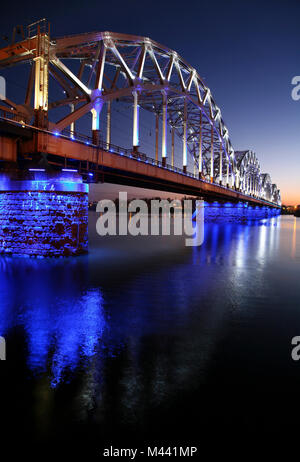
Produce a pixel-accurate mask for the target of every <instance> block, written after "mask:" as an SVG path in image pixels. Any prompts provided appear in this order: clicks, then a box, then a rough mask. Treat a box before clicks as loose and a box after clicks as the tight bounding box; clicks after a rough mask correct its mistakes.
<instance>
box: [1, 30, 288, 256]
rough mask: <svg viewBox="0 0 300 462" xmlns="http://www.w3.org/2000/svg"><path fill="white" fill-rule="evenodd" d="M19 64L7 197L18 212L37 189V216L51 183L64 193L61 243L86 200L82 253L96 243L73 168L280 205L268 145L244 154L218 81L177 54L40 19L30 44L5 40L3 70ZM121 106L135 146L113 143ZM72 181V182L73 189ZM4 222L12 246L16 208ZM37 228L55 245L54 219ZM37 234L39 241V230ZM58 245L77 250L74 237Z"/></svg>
mask: <svg viewBox="0 0 300 462" xmlns="http://www.w3.org/2000/svg"><path fill="white" fill-rule="evenodd" d="M17 64H18V65H20V66H19V67H18V69H20V70H21V68H22V70H24V72H26V70H27V72H28V74H29V77H28V84H27V89H26V92H25V94H24V95H22V96H21V95H20V98H22V99H21V100H20V101H19V102H14V101H12V99H10V98H9V95H5V97H4V99H3V103H2V105H0V111H1V119H0V130H1V132H0V133H1V137H0V161H1V164H2V166H1V167H0V168H1V170H2V173H3V174H4V176H2V180H3V181H2V185H1V188H0V189H1V190H2V191H3V192H4V193H5V196H4V195H3V194H2V197H4V199H2V203H1V205H2V206H3V209H7V208H8V207H7V206H9V207H10V208H11V210H12V208H13V207H15V206H16V203H18V206H17V208H15V213H13V212H12V213H11V214H10V215H17V214H19V213H18V211H20V210H24V203H26V197H27V196H26V194H24V191H31V190H32V191H33V193H32V194H33V196H32V195H31V205H29V208H28V210H29V212H30V211H33V210H34V211H35V213H36V211H37V209H39V207H37V203H38V202H39V201H40V200H41V199H40V196H38V194H41V191H44V196H43V200H44V197H46V196H47V198H48V197H49V196H50V194H49V193H50V191H52V194H53V191H56V192H57V195H58V196H59V197H58V199H57V200H54V199H52V200H53V201H54V202H52V203H51V204H50V202H49V201H48V200H46V202H47V205H46V207H47V210H49V209H51V208H52V209H53V208H54V209H55V210H56V211H57V207H59V210H60V212H61V216H60V217H59V216H58V217H57V216H56V218H60V219H61V220H60V221H61V222H62V223H61V225H62V226H59V227H58V228H57V223H56V222H53V223H52V225H53V230H52V231H53V232H54V234H55V240H56V241H57V243H58V241H59V240H60V241H62V239H60V236H61V235H62V234H64V232H63V227H64V226H66V220H64V217H65V210H64V202H65V203H66V204H67V206H68V208H69V209H70V210H75V209H76V210H78V207H79V209H80V211H79V213H77V217H76V214H75V215H74V214H73V215H72V214H70V213H69V215H68V217H67V221H68V220H69V225H68V226H69V228H68V230H67V231H69V232H67V235H68V236H67V237H68V239H67V241H68V242H67V246H69V251H70V252H71V253H73V252H74V249H77V248H78V244H79V242H80V243H81V244H80V245H79V247H80V250H84V248H85V243H84V241H85V240H86V218H85V217H84V208H85V205H84V204H83V202H84V201H82V200H81V199H82V197H84V196H85V195H86V193H87V187H86V188H85V187H84V186H83V185H81V184H80V183H79V182H78V178H77V179H75V178H73V179H71V178H70V172H69V171H70V170H71V172H72V171H73V172H74V171H75V172H76V173H77V172H78V173H79V174H80V175H81V177H82V179H83V181H84V182H85V183H90V182H104V181H105V182H113V183H118V184H128V185H133V186H141V187H146V188H149V189H157V190H165V191H170V192H177V193H182V194H186V195H195V196H197V197H204V198H206V199H213V200H226V201H232V202H247V203H248V204H250V205H255V206H268V207H270V208H278V207H279V206H280V204H281V199H280V191H279V190H278V188H277V186H276V185H275V184H273V183H272V181H271V178H270V175H269V174H263V173H262V172H261V169H260V163H259V160H258V158H257V156H256V154H255V153H254V152H252V151H250V150H249V151H234V149H233V147H232V145H231V141H230V138H229V133H228V129H227V128H226V126H225V123H224V120H223V118H222V115H221V111H220V108H219V107H218V106H217V105H216V103H215V101H214V99H213V97H212V95H211V93H210V90H209V88H208V87H207V86H206V85H205V84H204V82H203V81H202V79H201V78H200V76H199V74H198V73H197V71H196V70H195V69H194V68H192V67H191V66H190V65H189V64H187V63H186V62H185V61H184V60H183V59H182V58H181V57H180V56H178V55H177V53H175V52H174V51H172V50H170V49H168V48H166V47H164V46H162V45H160V44H158V43H156V42H154V41H152V40H150V39H148V38H144V37H136V36H128V35H124V34H116V33H108V32H100V33H87V34H80V35H74V36H69V37H63V38H58V39H55V40H53V39H52V38H51V37H50V33H49V28H48V25H47V23H46V21H40V22H38V23H36V24H34V25H31V26H29V27H28V29H27V32H26V34H24V33H23V37H22V40H21V41H19V42H17V43H12V44H10V45H9V46H7V47H5V48H2V49H0V69H1V70H2V72H3V73H5V72H8V68H9V67H12V66H16V65H17ZM62 92H63V93H62ZM62 95H63V96H62ZM115 104H118V105H119V107H123V108H124V107H125V108H127V109H128V107H130V111H131V112H132V127H130V126H128V127H125V128H126V131H127V134H128V144H129V146H130V148H129V149H128V148H126V149H123V148H120V147H118V146H115V145H113V144H112V143H111V133H112V130H111V126H112V114H113V112H112V111H113V105H115ZM122 105H123V106H122ZM128 105H129V106H128ZM151 113H152V114H154V118H155V146H153V152H148V153H147V154H144V153H143V152H142V151H143V150H142V149H141V143H140V138H141V133H142V132H141V131H140V126H141V118H142V116H144V115H145V114H151ZM103 116H105V136H104V130H103V128H102V126H103V127H104V123H103V122H102V120H103V119H104V117H103ZM88 124H90V125H88ZM79 126H80V127H84V129H85V131H86V129H87V127H88V126H90V127H91V134H88V133H86V134H85V135H79V130H78V128H79ZM160 126H161V138H160V136H159V132H160ZM129 139H130V142H129ZM179 151H180V155H178V152H179ZM37 169H38V170H39V171H38V172H37ZM62 171H63V173H62V175H61V172H62ZM75 172H74V173H75ZM37 175H38V177H37ZM16 180H19V183H18V185H19V186H17V185H16ZM20 180H23V181H20ZM24 181H26V183H24ZM28 181H30V183H28ZM41 182H43V185H42V183H41ZM21 183H22V184H21ZM66 183H68V185H69V186H68V187H67V188H66V187H65V186H63V184H66ZM71 184H73V185H74V187H73V189H72V187H71V186H70V185H71ZM3 185H4V186H3ZM15 191H21V193H20V194H18V193H16V192H15ZM61 193H63V194H61ZM67 193H69V195H68V194H67ZM45 195H46V196H45ZM63 197H64V198H66V197H67V199H66V201H64V200H63ZM0 200H1V199H0ZM32 201H34V204H35V206H34V207H33V205H32ZM54 203H55V205H54ZM25 208H26V207H25ZM10 218H12V217H11V216H10ZM2 219H3V222H2V225H4V226H3V229H5V232H4V234H3V232H2V236H1V235H0V239H1V240H2V247H3V246H4V244H3V242H4V241H5V242H7V241H8V240H9V239H10V237H11V236H12V234H14V233H15V232H16V227H15V226H14V227H13V228H11V226H12V224H11V222H9V224H7V223H6V220H7V217H6V216H4V217H3V218H2ZM56 221H57V220H56ZM4 222H5V223H4ZM19 225H20V226H21V225H22V226H23V227H24V226H25V227H26V226H27V225H29V226H32V223H29V222H28V223H27V225H26V224H24V222H22V223H19ZM48 225H49V223H48ZM37 227H38V228H41V227H42V231H39V230H38V231H39V232H40V233H41V234H44V236H43V237H44V238H45V239H44V241H45V242H44V244H45V245H49V246H50V247H51V248H52V246H53V242H52V240H51V239H49V237H48V236H45V233H44V228H43V225H42V226H37ZM17 233H20V229H19V230H18V232H17ZM31 234H32V238H33V242H36V239H37V234H38V233H37V232H36V230H35V228H34V229H33V231H32V233H31ZM15 237H16V236H15ZM76 240H77V242H75V241H76ZM5 245H6V246H7V244H5ZM57 245H58V247H59V248H61V247H63V248H65V247H66V243H63V242H60V243H59V244H57ZM4 247H5V246H4ZM8 247H9V248H10V246H8ZM6 250H7V248H6ZM15 250H16V249H15ZM57 250H59V249H57ZM13 253H14V252H13ZM33 253H34V252H33ZM50 253H51V252H50Z"/></svg>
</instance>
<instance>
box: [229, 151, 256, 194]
mask: <svg viewBox="0 0 300 462" xmlns="http://www.w3.org/2000/svg"><path fill="white" fill-rule="evenodd" d="M235 158H236V163H237V183H238V186H239V189H240V190H241V191H242V192H244V193H246V194H252V195H254V196H257V197H260V193H261V174H260V163H259V160H258V158H257V156H256V154H255V152H253V151H250V150H248V151H235Z"/></svg>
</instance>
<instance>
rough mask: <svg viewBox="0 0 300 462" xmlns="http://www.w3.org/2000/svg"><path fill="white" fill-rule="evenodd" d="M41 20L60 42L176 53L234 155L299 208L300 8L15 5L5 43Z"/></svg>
mask: <svg viewBox="0 0 300 462" xmlns="http://www.w3.org/2000/svg"><path fill="white" fill-rule="evenodd" d="M18 3H19V6H18ZM42 17H46V18H48V20H49V21H50V22H51V25H52V35H54V36H61V35H69V34H74V33H79V32H88V31H93V30H102V31H104V30H110V31H114V32H124V33H129V34H136V35H143V36H148V37H151V38H152V39H154V40H156V41H158V42H160V43H162V44H165V45H166V46H168V47H169V48H172V49H174V50H176V51H177V52H178V53H179V54H180V55H181V56H182V57H183V58H184V59H185V60H186V61H188V62H189V63H190V64H191V65H192V66H194V67H195V68H196V69H197V70H198V72H199V74H200V75H201V76H202V77H203V79H204V81H205V83H206V84H207V85H208V86H209V87H210V89H211V90H212V94H213V96H214V98H215V100H216V102H217V104H218V106H219V107H220V108H221V110H222V114H223V117H224V120H225V123H226V125H227V127H228V129H229V133H230V137H231V141H232V144H233V147H234V148H235V149H236V150H241V149H253V150H254V151H255V152H256V153H257V155H258V157H259V159H260V162H261V165H262V169H263V170H264V171H267V172H269V173H270V174H271V177H272V180H273V182H275V183H277V184H278V186H279V187H280V188H281V191H282V196H283V202H284V203H286V204H287V203H289V204H296V203H297V204H300V100H299V101H293V100H292V98H291V90H292V85H291V80H292V78H293V76H296V75H300V31H299V18H300V2H299V1H294V0H286V1H283V0H281V1H279V0H272V1H266V0H265V1H263V0H260V1H257V0H252V1H240V2H238V1H235V0H233V1H230V0H226V1H223V2H221V1H218V0H216V1H214V2H207V1H205V2H204V1H202V0H196V1H195V0H185V1H177V0H159V1H158V0H151V1H144V2H143V1H141V0H139V1H138V0H126V1H125V0H123V1H120V0H114V1H110V2H101V1H99V0H97V1H95V0H89V1H82V0H81V1H78V0H72V1H70V0H65V1H61V0H60V1H57V0H51V1H48V2H47V1H44V2H40V1H39V2H38V1H35V0H33V1H31V2H30V3H26V2H25V3H24V2H21V1H20V2H18V0H16V1H14V2H5V4H3V3H2V4H1V15H0V36H1V37H2V36H3V35H4V34H6V33H7V34H9V35H10V33H11V30H12V27H13V26H14V25H16V24H24V25H26V24H29V23H30V22H33V21H35V20H37V19H40V18H42ZM2 46H3V42H2Z"/></svg>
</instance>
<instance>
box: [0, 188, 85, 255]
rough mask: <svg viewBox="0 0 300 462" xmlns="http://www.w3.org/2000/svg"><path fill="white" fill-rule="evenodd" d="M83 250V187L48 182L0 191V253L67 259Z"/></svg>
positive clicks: (83, 251)
mask: <svg viewBox="0 0 300 462" xmlns="http://www.w3.org/2000/svg"><path fill="white" fill-rule="evenodd" d="M16 185H17V188H16ZM28 186H30V188H28ZM27 188H28V189H27ZM39 188H40V189H39ZM1 189H4V190H1ZM5 189H6V190H5ZM63 189H65V190H63ZM87 250H88V193H87V187H86V185H83V184H82V183H81V182H74V183H72V182H70V181H69V179H68V180H67V181H65V180H64V179H62V180H60V181H57V180H56V181H53V179H52V180H50V181H49V180H44V181H23V182H22V181H20V182H19V181H18V182H17V181H14V182H9V183H6V184H5V185H4V186H2V188H0V253H2V254H3V253H4V254H8V255H9V254H10V255H28V256H67V255H79V254H82V253H85V252H87Z"/></svg>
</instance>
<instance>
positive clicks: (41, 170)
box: [28, 168, 46, 172]
mask: <svg viewBox="0 0 300 462" xmlns="http://www.w3.org/2000/svg"><path fill="white" fill-rule="evenodd" d="M28 170H29V171H30V172H45V171H46V170H45V169H44V168H29V169H28Z"/></svg>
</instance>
